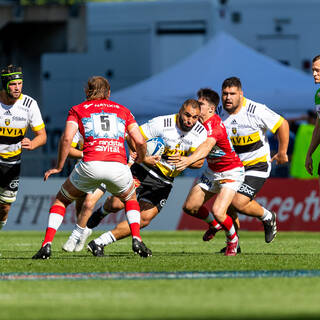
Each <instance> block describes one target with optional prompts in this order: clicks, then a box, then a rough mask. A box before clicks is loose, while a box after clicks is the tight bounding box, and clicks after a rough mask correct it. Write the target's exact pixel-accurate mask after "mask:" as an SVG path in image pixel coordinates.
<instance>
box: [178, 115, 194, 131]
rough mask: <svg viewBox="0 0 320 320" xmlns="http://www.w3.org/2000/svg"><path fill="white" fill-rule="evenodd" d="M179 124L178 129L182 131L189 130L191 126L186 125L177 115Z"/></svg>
mask: <svg viewBox="0 0 320 320" xmlns="http://www.w3.org/2000/svg"><path fill="white" fill-rule="evenodd" d="M179 125H180V129H181V130H182V131H190V130H191V129H192V128H193V126H191V127H188V126H186V125H185V124H184V123H183V120H182V119H181V117H179Z"/></svg>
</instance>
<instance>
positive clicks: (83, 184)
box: [69, 161, 133, 195]
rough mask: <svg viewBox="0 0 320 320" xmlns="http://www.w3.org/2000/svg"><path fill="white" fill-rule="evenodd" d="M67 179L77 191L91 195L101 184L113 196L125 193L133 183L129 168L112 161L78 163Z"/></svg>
mask: <svg viewBox="0 0 320 320" xmlns="http://www.w3.org/2000/svg"><path fill="white" fill-rule="evenodd" d="M69 179H70V181H71V183H72V184H73V185H74V186H75V187H76V188H77V189H79V190H81V191H83V192H86V193H93V192H94V191H95V190H96V189H97V188H98V187H99V186H100V184H101V183H103V184H105V186H106V189H107V190H108V191H109V192H110V193H112V194H114V195H120V194H121V193H123V192H125V191H127V190H128V189H129V188H130V187H131V186H132V183H133V178H132V174H131V171H130V168H129V167H128V166H127V165H126V164H123V163H120V162H113V161H110V162H106V161H89V162H83V161H80V162H79V163H77V164H76V166H75V167H74V169H73V171H72V172H71V174H70V176H69Z"/></svg>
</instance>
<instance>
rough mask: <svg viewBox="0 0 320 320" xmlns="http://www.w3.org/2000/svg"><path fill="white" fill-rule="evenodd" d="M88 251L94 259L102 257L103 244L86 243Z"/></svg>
mask: <svg viewBox="0 0 320 320" xmlns="http://www.w3.org/2000/svg"><path fill="white" fill-rule="evenodd" d="M87 248H88V251H90V252H91V253H92V254H93V255H94V256H95V257H103V256H104V246H103V244H96V243H95V241H94V240H91V241H90V242H89V243H88V246H87Z"/></svg>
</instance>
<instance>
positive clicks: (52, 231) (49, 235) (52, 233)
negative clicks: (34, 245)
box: [42, 227, 57, 247]
mask: <svg viewBox="0 0 320 320" xmlns="http://www.w3.org/2000/svg"><path fill="white" fill-rule="evenodd" d="M56 232H57V230H56V229H53V228H49V227H48V228H47V230H46V235H45V237H44V240H43V242H42V247H43V246H45V245H46V244H47V243H48V242H52V241H53V238H54V236H55V234H56Z"/></svg>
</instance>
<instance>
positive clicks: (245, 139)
mask: <svg viewBox="0 0 320 320" xmlns="http://www.w3.org/2000/svg"><path fill="white" fill-rule="evenodd" d="M219 116H220V117H221V119H222V121H223V123H224V125H225V127H226V129H227V132H228V135H229V137H230V139H231V141H232V144H233V146H234V149H235V151H236V153H237V154H238V155H239V157H240V160H241V161H242V164H243V165H244V167H245V171H246V175H250V176H257V177H261V178H268V177H269V175H270V170H271V162H270V159H271V157H270V146H269V142H268V138H267V135H266V133H267V130H270V131H271V132H272V133H275V132H276V131H277V129H278V128H279V127H280V125H281V123H282V122H283V118H282V117H281V116H280V115H279V114H277V113H275V112H273V111H272V110H270V109H269V108H268V107H267V106H266V105H264V104H261V103H257V102H255V101H252V100H249V99H246V98H243V106H242V108H241V110H240V111H239V112H238V113H237V114H229V113H228V112H226V111H225V110H224V109H223V108H221V109H220V110H219Z"/></svg>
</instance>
